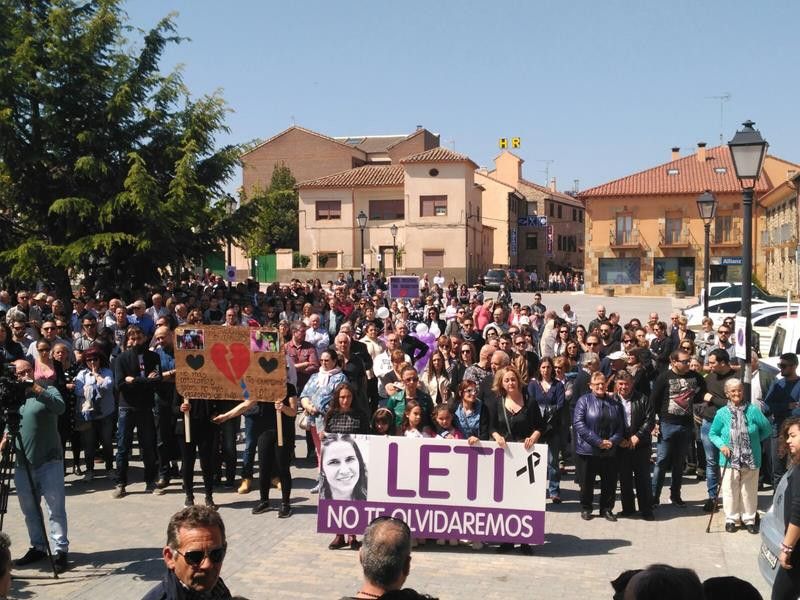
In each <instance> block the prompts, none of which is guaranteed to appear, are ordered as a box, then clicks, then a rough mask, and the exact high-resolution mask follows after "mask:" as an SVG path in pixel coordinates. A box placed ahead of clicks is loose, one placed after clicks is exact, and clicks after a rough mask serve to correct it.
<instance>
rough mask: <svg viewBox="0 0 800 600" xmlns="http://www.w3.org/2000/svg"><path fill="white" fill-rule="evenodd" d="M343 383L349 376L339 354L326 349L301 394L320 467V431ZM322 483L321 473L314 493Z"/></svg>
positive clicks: (301, 401)
mask: <svg viewBox="0 0 800 600" xmlns="http://www.w3.org/2000/svg"><path fill="white" fill-rule="evenodd" d="M342 383H347V377H346V376H345V374H344V373H342V369H341V367H340V363H339V355H338V354H337V353H336V352H335V351H334V350H330V349H329V350H324V351H323V352H322V353H321V354H320V355H319V371H317V372H316V373H314V374H313V375H311V377H310V378H309V379H308V382H307V383H306V385H305V387H304V388H303V391H302V392H301V394H300V403H301V404H302V406H303V410H305V412H306V414H308V416H309V421H310V422H311V423H312V425H311V429H310V431H311V437H312V439H313V440H314V447H315V448H316V450H317V467H318V468H319V466H320V464H321V463H320V459H319V457H320V433H321V432H323V431H324V429H325V414H326V413H327V412H328V407H329V406H330V403H331V399H332V398H333V390H335V389H336V387H337V386H338V385H339V384H342ZM321 483H322V475H321V474H320V476H319V481H318V482H317V485H316V486H314V487H313V488H312V489H311V493H312V494H317V493H319V489H320V485H321Z"/></svg>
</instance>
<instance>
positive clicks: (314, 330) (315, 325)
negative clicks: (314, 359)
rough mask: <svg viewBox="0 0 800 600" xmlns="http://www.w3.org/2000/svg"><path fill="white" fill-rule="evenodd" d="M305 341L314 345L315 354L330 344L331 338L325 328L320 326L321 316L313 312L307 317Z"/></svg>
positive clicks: (320, 352) (321, 351)
mask: <svg viewBox="0 0 800 600" xmlns="http://www.w3.org/2000/svg"><path fill="white" fill-rule="evenodd" d="M306 341H307V342H308V343H309V344H311V345H312V346H314V348H315V349H316V351H317V356H319V355H320V354H322V353H323V352H324V351H325V350H327V348H328V346H330V345H331V338H330V336H329V335H328V332H327V330H326V329H325V328H324V327H323V326H322V317H320V315H319V314H318V313H314V314H313V315H311V316H310V317H309V318H308V329H307V330H306Z"/></svg>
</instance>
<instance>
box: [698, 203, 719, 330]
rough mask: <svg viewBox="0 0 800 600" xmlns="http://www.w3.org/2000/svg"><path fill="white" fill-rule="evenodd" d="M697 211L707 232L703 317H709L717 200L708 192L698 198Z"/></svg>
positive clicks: (704, 254)
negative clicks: (712, 243)
mask: <svg viewBox="0 0 800 600" xmlns="http://www.w3.org/2000/svg"><path fill="white" fill-rule="evenodd" d="M697 210H698V212H699V213H700V218H701V219H703V229H704V230H705V250H704V252H703V286H704V287H703V316H704V317H707V316H708V280H709V273H708V272H709V270H710V266H709V264H710V257H709V247H710V238H711V221H712V220H713V219H714V214H716V212H717V198H716V196H714V194H712V193H711V190H706V191H705V192H703V193H702V194H700V196H699V197H698V198H697Z"/></svg>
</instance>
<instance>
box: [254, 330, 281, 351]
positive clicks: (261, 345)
mask: <svg viewBox="0 0 800 600" xmlns="http://www.w3.org/2000/svg"><path fill="white" fill-rule="evenodd" d="M250 350H252V351H253V352H278V351H279V350H280V342H279V338H278V332H277V331H260V330H258V329H252V330H251V331H250Z"/></svg>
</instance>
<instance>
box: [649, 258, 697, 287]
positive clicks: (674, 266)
mask: <svg viewBox="0 0 800 600" xmlns="http://www.w3.org/2000/svg"><path fill="white" fill-rule="evenodd" d="M678 275H680V276H681V277H683V280H684V281H685V282H686V286H687V288H689V290H688V291H692V290H693V289H694V257H686V258H654V259H653V283H658V284H664V283H667V284H671V285H675V280H676V279H677V278H678Z"/></svg>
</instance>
